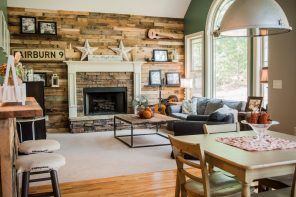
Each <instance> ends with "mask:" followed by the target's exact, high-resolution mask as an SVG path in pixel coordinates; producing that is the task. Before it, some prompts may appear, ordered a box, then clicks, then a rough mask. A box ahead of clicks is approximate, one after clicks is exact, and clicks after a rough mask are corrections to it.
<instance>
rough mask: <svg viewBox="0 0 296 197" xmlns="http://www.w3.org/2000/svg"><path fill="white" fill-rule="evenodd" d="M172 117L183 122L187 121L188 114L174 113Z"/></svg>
mask: <svg viewBox="0 0 296 197" xmlns="http://www.w3.org/2000/svg"><path fill="white" fill-rule="evenodd" d="M171 116H172V117H174V118H179V119H181V120H186V119H187V116H188V114H183V113H172V115H171Z"/></svg>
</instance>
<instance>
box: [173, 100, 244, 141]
mask: <svg viewBox="0 0 296 197" xmlns="http://www.w3.org/2000/svg"><path fill="white" fill-rule="evenodd" d="M224 105H226V106H227V107H229V108H232V109H236V110H237V111H238V112H243V111H245V107H246V102H244V101H233V100H223V99H210V98H206V97H193V98H192V99H191V101H183V103H182V105H169V106H168V109H167V113H168V115H169V116H172V117H175V118H178V119H180V121H176V122H174V123H172V124H171V125H169V128H170V129H171V130H173V131H174V135H176V136H179V135H194V134H202V133H204V132H203V125H204V124H226V123H233V122H234V120H237V118H238V117H233V114H227V115H223V117H221V115H220V114H218V115H217V114H216V112H215V111H216V110H217V109H220V108H222V107H223V106H224Z"/></svg>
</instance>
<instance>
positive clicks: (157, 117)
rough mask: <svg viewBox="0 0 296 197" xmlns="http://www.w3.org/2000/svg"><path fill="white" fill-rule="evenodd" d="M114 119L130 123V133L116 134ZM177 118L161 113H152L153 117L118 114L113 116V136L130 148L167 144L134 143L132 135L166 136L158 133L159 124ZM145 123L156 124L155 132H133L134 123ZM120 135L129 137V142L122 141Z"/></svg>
mask: <svg viewBox="0 0 296 197" xmlns="http://www.w3.org/2000/svg"><path fill="white" fill-rule="evenodd" d="M116 120H120V121H122V122H125V123H127V124H129V125H130V128H131V134H130V135H117V134H116V132H117V130H116ZM176 120H178V119H176V118H172V117H169V116H165V115H161V114H154V117H152V118H151V119H140V118H139V117H138V116H137V115H134V114H119V115H115V116H114V137H115V138H116V139H117V140H119V141H121V142H122V143H124V144H125V145H127V146H128V147H130V148H141V147H153V146H167V145H170V144H169V143H168V144H150V145H134V137H135V136H141V135H159V136H161V137H164V138H167V139H168V137H167V136H164V135H162V134H160V133H159V127H160V126H161V124H165V123H168V122H171V121H176ZM146 124H152V125H156V132H155V133H143V134H135V129H134V126H135V125H146ZM122 137H130V143H128V142H126V141H124V140H123V139H121V138H122Z"/></svg>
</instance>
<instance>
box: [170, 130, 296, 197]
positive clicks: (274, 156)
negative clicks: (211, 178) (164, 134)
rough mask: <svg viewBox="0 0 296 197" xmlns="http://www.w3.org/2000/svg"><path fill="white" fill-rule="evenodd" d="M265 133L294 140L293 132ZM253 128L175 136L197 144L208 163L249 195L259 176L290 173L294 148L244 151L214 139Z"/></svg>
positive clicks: (295, 160) (295, 153)
mask: <svg viewBox="0 0 296 197" xmlns="http://www.w3.org/2000/svg"><path fill="white" fill-rule="evenodd" d="M266 134H267V135H269V136H271V137H275V138H281V139H286V140H290V141H294V142H296V136H293V135H289V134H285V133H281V132H275V131H269V130H268V131H267V132H266ZM255 135H256V134H255V132H253V131H239V132H227V133H217V134H200V135H186V136H176V138H177V139H179V140H182V141H185V142H189V143H195V144H200V146H201V148H202V150H203V151H204V154H205V160H206V162H207V163H209V164H211V165H213V166H215V167H217V168H219V169H222V170H224V171H226V172H228V173H230V174H232V175H234V177H235V178H236V179H237V180H239V181H240V182H241V183H242V193H241V196H243V197H249V196H251V190H250V185H251V183H252V182H253V181H256V180H258V179H262V178H268V177H274V176H282V175H288V174H293V173H294V169H295V164H296V149H295V148H290V149H284V150H268V151H247V150H243V149H240V148H237V147H234V146H231V145H228V144H225V143H222V142H219V141H217V139H218V138H220V137H244V136H255Z"/></svg>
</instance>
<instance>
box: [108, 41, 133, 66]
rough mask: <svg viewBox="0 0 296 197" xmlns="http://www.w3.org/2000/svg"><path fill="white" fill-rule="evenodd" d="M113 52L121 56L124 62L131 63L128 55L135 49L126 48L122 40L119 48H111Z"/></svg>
mask: <svg viewBox="0 0 296 197" xmlns="http://www.w3.org/2000/svg"><path fill="white" fill-rule="evenodd" d="M110 49H111V50H112V51H114V52H115V53H117V55H119V56H121V57H122V58H123V59H124V60H126V61H129V58H128V53H129V52H130V51H131V50H132V49H133V48H132V47H124V45H123V42H122V40H120V43H119V47H118V48H111V47H110Z"/></svg>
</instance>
